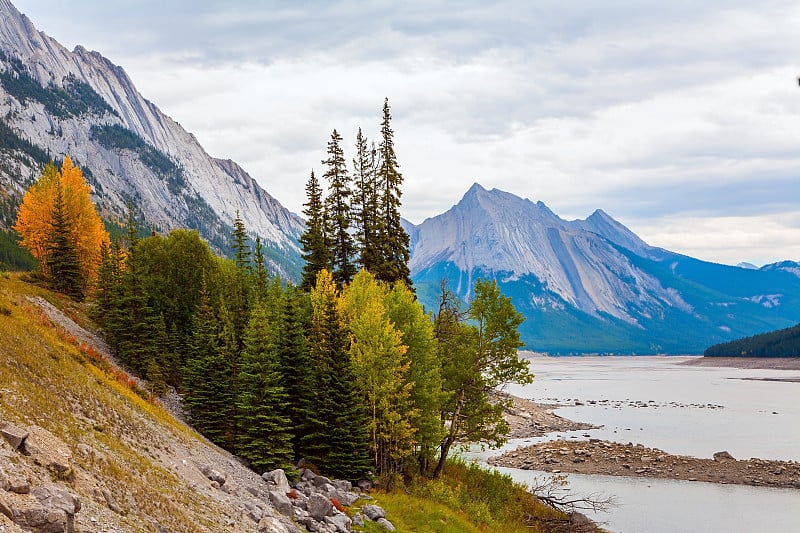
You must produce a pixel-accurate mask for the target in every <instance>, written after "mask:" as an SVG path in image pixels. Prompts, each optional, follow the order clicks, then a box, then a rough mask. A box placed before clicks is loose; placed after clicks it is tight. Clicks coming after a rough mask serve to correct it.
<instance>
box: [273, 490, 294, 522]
mask: <svg viewBox="0 0 800 533" xmlns="http://www.w3.org/2000/svg"><path fill="white" fill-rule="evenodd" d="M269 501H270V502H271V503H272V506H273V507H275V509H277V510H278V512H279V513H281V514H282V515H284V516H293V515H294V506H293V505H292V500H290V499H289V497H288V496H286V493H285V492H281V491H279V490H271V491H269Z"/></svg>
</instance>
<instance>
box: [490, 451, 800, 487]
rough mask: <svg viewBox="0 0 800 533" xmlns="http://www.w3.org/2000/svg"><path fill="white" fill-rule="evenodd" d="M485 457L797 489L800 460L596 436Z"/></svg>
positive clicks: (565, 469) (530, 465)
mask: <svg viewBox="0 0 800 533" xmlns="http://www.w3.org/2000/svg"><path fill="white" fill-rule="evenodd" d="M487 462H488V464H489V465H491V466H503V467H509V468H519V469H521V470H539V471H542V472H550V473H553V474H560V473H570V474H590V475H591V474H601V475H608V476H622V477H638V478H642V477H644V478H660V479H678V480H683V481H705V482H710V483H720V484H736V485H750V486H754V487H776V488H793V489H800V463H797V462H794V461H775V460H764V459H756V458H752V459H747V460H737V459H735V458H733V457H731V455H730V454H728V453H727V452H724V451H723V452H717V453H715V454H714V459H699V458H697V457H690V456H685V455H672V454H669V453H666V452H664V451H662V450H659V449H657V448H647V447H645V446H643V445H641V444H632V443H628V444H619V443H616V442H609V441H605V440H600V439H589V440H588V441H581V442H575V441H565V440H557V441H551V442H544V443H541V444H534V445H531V446H524V447H519V448H517V449H516V450H511V451H508V452H505V453H503V454H502V455H497V456H493V457H490V458H489V460H488V461H487Z"/></svg>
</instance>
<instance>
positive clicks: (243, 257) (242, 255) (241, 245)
mask: <svg viewBox="0 0 800 533" xmlns="http://www.w3.org/2000/svg"><path fill="white" fill-rule="evenodd" d="M248 240H249V239H248V237H247V228H245V226H244V222H242V217H241V216H240V215H239V210H238V209H237V210H236V219H235V220H234V221H233V253H234V260H235V261H236V267H237V268H239V269H241V270H245V271H246V270H247V269H249V268H250V255H251V253H250V246H249V245H248V244H247V241H248Z"/></svg>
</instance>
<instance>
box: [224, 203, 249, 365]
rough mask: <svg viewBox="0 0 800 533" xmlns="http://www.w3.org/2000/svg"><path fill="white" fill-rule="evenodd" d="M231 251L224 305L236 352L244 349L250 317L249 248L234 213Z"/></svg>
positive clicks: (237, 212) (245, 234) (241, 225)
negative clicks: (232, 267) (232, 268)
mask: <svg viewBox="0 0 800 533" xmlns="http://www.w3.org/2000/svg"><path fill="white" fill-rule="evenodd" d="M232 239H233V249H234V251H235V259H234V261H235V263H236V270H235V274H234V277H233V279H232V280H229V284H228V285H227V286H226V288H225V291H224V294H225V304H226V306H227V308H228V311H229V312H230V313H231V320H232V321H233V333H234V339H235V341H236V351H237V352H239V351H241V350H242V348H243V347H244V330H245V327H247V321H248V320H249V317H250V307H249V305H250V304H249V301H250V285H251V284H250V247H249V246H248V244H247V230H246V229H245V226H244V223H243V222H242V219H241V217H240V216H239V211H236V220H235V222H234V228H233V235H232Z"/></svg>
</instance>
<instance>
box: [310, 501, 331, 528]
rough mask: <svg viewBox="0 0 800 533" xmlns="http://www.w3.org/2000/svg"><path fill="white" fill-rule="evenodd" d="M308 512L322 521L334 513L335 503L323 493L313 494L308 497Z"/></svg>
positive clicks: (315, 518) (318, 520)
mask: <svg viewBox="0 0 800 533" xmlns="http://www.w3.org/2000/svg"><path fill="white" fill-rule="evenodd" d="M308 514H310V515H311V517H312V518H313V519H314V520H316V521H317V522H321V521H322V520H323V519H324V518H325V517H326V516H330V515H331V514H333V504H332V503H331V501H330V500H329V499H328V498H326V497H325V496H323V495H322V494H312V495H311V496H309V498H308Z"/></svg>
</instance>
